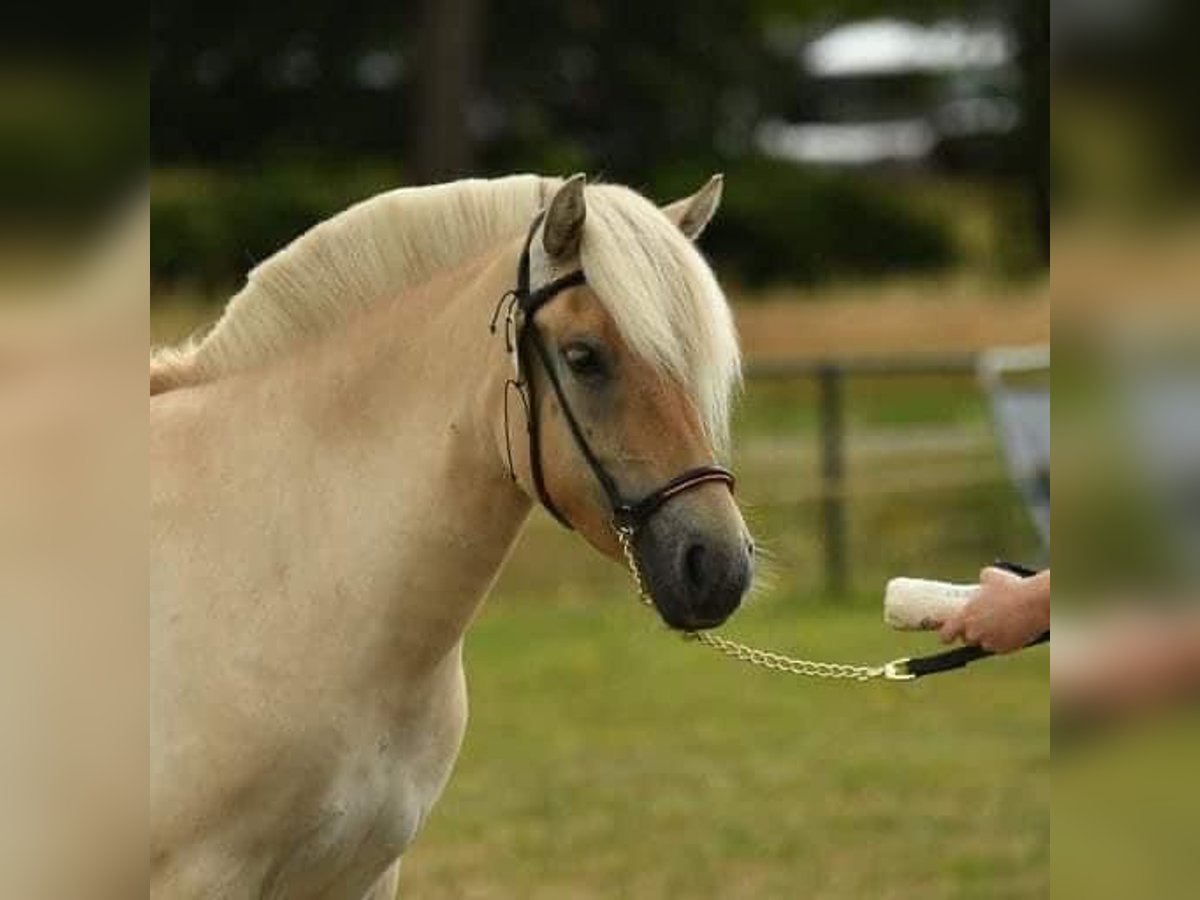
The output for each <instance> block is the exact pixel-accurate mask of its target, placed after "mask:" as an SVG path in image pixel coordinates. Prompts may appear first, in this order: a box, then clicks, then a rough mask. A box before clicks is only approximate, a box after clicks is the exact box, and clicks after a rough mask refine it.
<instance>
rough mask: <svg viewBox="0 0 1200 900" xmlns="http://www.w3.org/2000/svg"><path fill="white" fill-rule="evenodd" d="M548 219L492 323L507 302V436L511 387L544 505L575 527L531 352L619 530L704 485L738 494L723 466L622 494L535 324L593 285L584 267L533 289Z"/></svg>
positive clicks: (630, 530) (628, 531)
mask: <svg viewBox="0 0 1200 900" xmlns="http://www.w3.org/2000/svg"><path fill="white" fill-rule="evenodd" d="M545 215H546V213H545V210H543V211H542V212H540V213H538V214H537V216H536V217H535V218H534V220H533V224H531V225H530V226H529V234H528V235H527V236H526V238H525V246H524V248H523V249H522V250H521V257H520V259H519V261H518V262H517V286H516V288H514V289H513V290H511V291H508V292H507V293H505V294H504V296H503V297H501V298H500V302H499V303H498V304H497V305H496V311H495V313H494V314H493V316H492V324H491V330H492V332H493V333H494V332H495V331H496V325H497V321H498V319H499V315H500V309H501V308H502V307H504V306H505V305H506V304H507V306H508V309H507V312H506V314H505V342H506V349H507V350H508V352H509V353H511V354H513V355H514V361H515V364H516V373H515V375H514V377H512V378H510V379H508V381H507V382H506V383H505V390H504V436H505V440H506V441H510V438H509V433H508V391H509V389H510V388H515V389H516V391H517V394H518V396H519V397H520V399H521V401H522V405H523V406H524V407H525V424H526V428H527V430H528V433H529V469H530V473H531V474H532V477H533V487H534V490H535V491H536V492H537V495H538V500H539V501H540V502H541V504H542V506H544V507H545V508H546V510H547V511H548V512H549V513H550V515H552V516H554V518H555V519H557V520H558V522H559V523H560V524H561V525H563V526H564V527H566V528H572V525H571V523H570V522H569V521H568V520H567V518H566V516H564V515H563V514H562V512H561V511H560V510H559V508H558V507H557V506H555V504H554V501H553V500H552V499H551V498H550V492H549V490H548V489H547V488H546V476H545V473H544V472H543V470H542V452H541V428H540V427H539V426H540V422H539V419H538V399H537V387H536V382H535V381H534V379H533V378H532V376H531V375H530V374H529V373H530V367H529V363H530V352H531V351H532V352H533V353H534V354H535V355H536V356H537V358H538V359H539V360H540V361H541V364H542V369H543V371H545V373H546V378H547V380H548V381H549V383H550V387H551V389H552V390H553V391H554V394H555V396H556V397H557V399H558V405H559V407H560V408H561V409H562V412H563V417H564V418H565V419H566V421H567V426H568V428H569V429H570V431H571V437H572V438H574V440H575V446H576V447H578V448H579V452H580V454H581V455H582V456H583V458H584V461H585V462H586V463H587V464H588V468H590V469H591V470H592V474H593V475H595V477H596V480H597V481H598V482H599V483H600V487H601V488H603V489H604V493H605V496H606V497H607V498H608V503H609V506H610V507H611V509H612V524H613V527H614V528H616V529H617V531H618V532H619V533H621V534H624V535H633V534H634V533H636V532H637V530H638V529H639V528H641V527H642V525H644V524H645V523H646V521H647V520H648V519H649V518H650V517H651V516H653V515H654V514H655V513H656V512H658V510H659V509H661V508H662V506H663V505H664V504H665V503H667V502H668V501H670V500H671V499H672V498H674V497H678V496H679V495H680V494H683V493H686V492H687V491H690V490H692V489H694V488H697V487H700V486H701V485H704V484H710V483H714V482H720V483H722V484H724V485H726V486H727V487H728V488H729V489H730V490H731V491H732V490H733V486H734V478H733V473H732V472H730V471H729V470H728V469H726V468H723V467H721V466H717V465H712V466H698V467H696V468H694V469H688V470H687V471H686V472H683V473H682V474H680V475H677V476H676V477H674V478H672V479H671V480H670V481H668V482H667V483H666V484H664V485H662V486H661V487H659V488H657V489H656V490H654V491H651V492H650V493H649V494H647V495H646V496H644V497H642V498H641V499H639V500H628V499H626V498H625V496H624V495H623V494H622V493H621V491H620V488H618V487H617V482H616V480H615V479H614V478H613V477H612V475H611V474H609V472H608V470H607V469H605V468H604V465H603V464H602V463H601V462H600V459H599V457H597V456H596V454H595V451H593V450H592V447H591V445H590V444H589V443H588V441H587V438H586V436H585V435H584V432H583V428H582V427H581V426H580V424H579V420H578V419H577V418H575V413H574V411H573V410H572V409H571V405H570V404H569V403H568V402H567V396H566V392H565V391H564V390H563V386H562V382H561V380H560V379H559V377H558V371H557V369H556V368H555V366H554V360H553V358H552V357H551V354H550V351H549V349H548V348H547V347H546V342H545V341H544V340H543V339H542V334H541V331H540V330H539V329H538V326H537V323H536V322H535V321H534V316H535V315H536V313H537V311H538V310H539V309H541V308H542V307H543V306H545V305H546V304H547V303H549V302H550V301H551V300H553V299H554V298H555V297H556V296H558V295H559V294H560V293H562V292H563V291H565V290H568V289H570V288H573V287H578V286H579V285H581V284H586V283H587V277H586V276H585V275H584V274H583V270H582V269H580V270H577V271H575V272H571V273H569V274H567V275H563V276H561V277H559V278H556V279H554V280H553V281H551V282H549V283H547V284H544V285H542V286H541V287H540V288H537V289H536V290H531V289H530V286H529V255H530V254H529V248H530V245H531V244H532V243H533V236H534V234H536V232H537V229H538V226H539V225H540V224H541V223H542V220H543V219H544V218H545ZM518 311H519V312H520V313H521V316H520V320H519V321H518V319H517V312H518ZM507 451H508V472H509V476H510V477H511V478H512V479H513V480H514V481H515V480H516V472H515V470H514V469H513V464H512V445H511V442H510V443H509V444H508V447H507Z"/></svg>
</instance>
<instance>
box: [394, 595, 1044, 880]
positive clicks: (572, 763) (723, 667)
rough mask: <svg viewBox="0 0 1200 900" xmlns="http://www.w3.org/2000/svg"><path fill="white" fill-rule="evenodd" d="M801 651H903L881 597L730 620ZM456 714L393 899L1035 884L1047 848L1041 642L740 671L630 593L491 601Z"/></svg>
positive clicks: (749, 634) (764, 606)
mask: <svg viewBox="0 0 1200 900" xmlns="http://www.w3.org/2000/svg"><path fill="white" fill-rule="evenodd" d="M727 630H728V631H729V632H730V633H732V634H735V635H738V636H741V637H744V638H747V639H749V640H750V641H752V642H754V643H757V644H760V645H764V646H770V647H775V648H777V649H781V650H785V651H791V652H795V653H802V654H807V655H811V656H813V657H817V658H824V659H831V660H846V661H879V660H885V659H889V658H892V657H895V656H897V655H904V654H909V653H916V652H923V651H924V650H925V649H927V648H929V647H930V639H929V638H928V637H926V636H919V637H913V636H903V635H897V634H895V633H891V632H889V631H887V630H886V629H885V628H884V627H883V625H882V624H881V622H880V617H879V612H878V609H877V608H871V609H864V608H857V609H838V608H833V607H830V606H828V605H812V604H807V605H805V604H801V603H800V602H799V601H795V600H790V601H789V600H785V599H782V598H776V599H774V600H768V601H764V602H761V603H759V604H757V605H753V606H751V607H750V608H748V609H746V610H743V611H742V612H741V613H739V614H738V616H737V617H736V619H735V620H734V623H733V624H731V626H730V628H729V629H727ZM467 667H468V677H469V681H470V693H471V706H472V713H471V723H470V726H469V729H468V734H467V739H466V743H465V746H464V749H463V754H462V757H461V759H460V761H459V764H458V768H457V771H456V772H455V775H454V777H453V779H452V781H451V783H450V786H449V788H448V790H447V792H446V794H445V796H444V797H443V799H442V801H441V802H440V803H439V805H438V806H437V807H436V809H435V811H434V812H433V814H432V817H431V819H430V820H429V823H428V827H427V830H426V831H425V832H424V833H423V835H422V836H421V837H420V839H419V840H418V842H417V844H416V845H415V847H414V848H413V849H412V850H411V851H410V853H409V856H408V858H407V859H406V861H405V865H404V870H403V876H402V880H401V884H402V889H401V896H411V897H437V898H521V900H536V898H552V897H553V898H562V897H568V898H602V897H603V898H618V897H620V898H660V897H661V898H676V897H686V898H693V897H694V898H821V900H835V898H856V900H857V898H871V900H879V898H908V897H912V898H921V900H929V898H1022V900H1024V898H1032V897H1040V896H1045V894H1046V890H1047V879H1048V874H1047V864H1048V842H1049V812H1048V808H1049V771H1048V766H1049V738H1048V710H1047V702H1046V653H1045V651H1033V652H1029V653H1027V654H1025V655H1023V656H1022V657H1019V658H1012V659H1006V660H1000V661H989V662H986V663H981V664H978V665H976V666H975V667H973V668H972V669H970V670H968V671H966V672H963V673H959V674H954V675H946V676H942V677H940V678H934V679H930V680H927V681H924V682H920V683H917V684H909V685H893V684H871V685H865V686H864V685H854V684H850V685H846V684H826V683H819V682H812V681H800V680H796V679H793V678H790V677H785V676H782V675H777V674H773V673H764V672H760V671H756V670H751V669H749V668H746V667H744V666H742V665H740V664H738V663H734V662H732V661H729V660H726V659H724V658H722V657H719V656H716V655H714V654H713V653H712V652H711V651H709V650H706V649H705V648H702V647H699V646H695V645H690V644H685V643H683V642H682V641H681V640H680V639H679V638H678V637H676V636H675V635H673V634H671V633H669V632H667V631H666V630H665V629H664V628H663V627H662V626H661V625H659V624H658V622H657V620H656V618H655V617H654V616H653V614H652V613H649V612H648V611H646V610H644V609H642V608H640V607H638V606H636V604H635V603H634V601H633V599H632V597H631V596H630V595H629V594H628V592H623V593H618V594H608V595H604V596H598V597H594V598H592V599H591V602H589V603H587V604H581V603H547V602H541V603H528V602H525V601H524V600H523V599H522V598H520V597H518V596H515V595H514V594H513V593H511V592H502V593H501V595H500V596H499V597H497V598H494V600H493V601H492V602H491V603H490V606H489V607H488V608H487V609H486V611H485V613H484V614H483V616H482V617H481V620H480V621H479V622H478V623H477V624H476V626H475V627H474V629H473V631H472V633H471V635H470V637H469V639H468V644H467Z"/></svg>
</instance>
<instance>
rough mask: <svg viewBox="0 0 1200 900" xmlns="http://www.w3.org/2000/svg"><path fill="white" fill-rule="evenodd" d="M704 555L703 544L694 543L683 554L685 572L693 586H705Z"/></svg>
mask: <svg viewBox="0 0 1200 900" xmlns="http://www.w3.org/2000/svg"><path fill="white" fill-rule="evenodd" d="M704 557H705V550H704V545H703V544H692V545H691V546H690V547H688V548H687V550H686V552H685V553H684V554H683V573H684V575H685V576H686V578H687V581H688V584H689V585H691V587H693V588H702V587H704V581H705V579H704Z"/></svg>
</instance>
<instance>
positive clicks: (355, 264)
mask: <svg viewBox="0 0 1200 900" xmlns="http://www.w3.org/2000/svg"><path fill="white" fill-rule="evenodd" d="M559 184H561V181H560V180H559V179H552V178H541V177H538V176H535V175H513V176H509V177H507V178H498V179H492V180H477V179H472V180H464V181H456V182H453V183H450V184H443V185H435V186H432V187H420V188H402V189H399V190H394V191H389V192H386V193H383V194H379V195H377V196H375V197H372V198H370V199H368V200H364V201H363V202H361V203H358V204H356V205H354V206H352V207H350V208H349V209H347V210H345V211H343V212H341V213H338V214H337V215H335V216H333V217H332V218H330V219H327V220H326V221H324V222H322V223H320V224H319V225H316V226H315V227H313V228H312V229H310V230H309V231H307V232H306V233H304V234H303V235H301V236H300V237H299V238H297V239H296V240H294V241H293V242H292V243H291V244H289V245H288V246H287V247H285V248H284V249H283V250H281V251H279V252H278V253H276V254H275V255H274V256H272V257H270V258H269V259H267V260H265V261H264V262H262V263H261V264H259V265H258V266H256V267H255V268H254V269H253V270H252V271H251V272H250V275H249V277H248V278H247V280H246V286H245V287H244V288H242V290H241V291H239V292H238V293H237V294H236V295H235V296H234V297H233V298H232V299H231V300H230V301H229V304H228V305H227V306H226V308H225V312H224V313H223V314H222V316H221V318H220V319H219V320H218V321H217V323H216V324H215V325H214V326H213V327H212V329H211V330H210V331H209V332H208V333H207V334H205V335H204V336H203V337H201V338H199V339H193V340H190V341H187V342H185V343H183V344H182V345H180V346H177V347H164V348H159V349H157V350H156V351H155V352H154V354H153V356H152V358H151V365H150V389H151V393H161V392H163V391H167V390H171V389H172V388H175V387H180V386H183V385H188V384H198V383H202V382H206V381H212V380H215V379H217V378H220V377H222V376H223V375H226V374H229V373H232V372H236V371H240V370H244V369H248V368H251V367H253V366H255V365H257V364H260V363H261V362H263V361H264V360H266V359H268V358H270V357H273V356H277V355H279V354H281V353H284V352H286V351H288V350H289V349H293V348H294V347H295V345H296V344H298V343H299V342H301V341H303V340H305V339H308V338H313V337H316V336H319V335H321V334H324V333H327V332H330V331H332V330H334V329H336V328H338V327H339V326H341V325H342V324H344V323H345V322H347V321H348V320H349V319H351V318H352V317H353V316H355V315H356V314H359V313H361V312H362V311H363V310H366V309H368V308H370V307H371V306H373V305H374V304H376V303H379V302H381V301H383V300H386V299H389V298H395V297H397V296H399V295H400V294H401V293H403V292H404V291H405V290H406V289H409V288H412V287H415V286H417V285H419V284H422V283H423V282H425V281H428V280H429V279H430V278H432V277H433V276H435V275H436V274H438V273H441V272H445V271H449V270H451V269H454V268H457V267H459V266H461V265H464V264H465V263H467V262H468V261H470V260H471V259H473V258H476V257H478V256H479V255H480V254H482V253H483V252H485V251H486V250H488V249H490V248H492V247H494V246H496V245H497V244H499V243H500V242H501V241H503V240H507V239H510V238H512V237H515V236H516V235H518V234H521V233H522V232H524V230H525V229H526V228H527V227H528V226H529V223H530V221H532V219H533V217H534V215H536V213H537V211H538V210H539V209H540V208H541V207H542V206H543V205H544V204H545V203H546V202H547V201H548V200H549V198H550V197H551V196H552V195H553V193H554V190H555V189H556V188H557V187H558V185H559ZM585 199H586V204H587V219H586V222H585V225H584V232H583V238H582V241H581V245H580V261H581V264H582V266H583V269H584V272H585V273H586V275H587V278H588V284H589V286H590V287H591V288H592V289H593V290H594V291H595V293H596V295H597V296H598V297H599V298H600V300H601V302H602V303H604V305H605V307H606V308H607V310H608V312H609V314H610V315H611V316H612V317H613V320H614V322H615V323H616V325H617V328H618V330H620V332H621V334H622V336H623V337H624V338H625V340H626V341H627V342H628V343H629V345H630V347H631V348H632V349H633V351H634V352H635V353H638V354H639V355H641V356H643V357H645V358H647V359H649V360H651V361H652V362H654V363H656V364H657V365H659V366H660V367H662V368H664V369H666V370H667V371H668V372H670V373H671V374H672V375H673V376H674V377H676V378H677V379H678V380H679V381H680V382H681V383H682V384H683V385H684V387H685V388H686V389H688V390H689V392H690V393H691V395H692V397H693V398H694V401H695V403H696V406H697V409H698V410H699V412H700V414H701V418H702V420H703V422H704V424H705V427H706V430H707V431H708V433H709V436H710V438H711V439H712V440H713V442H714V444H716V445H717V446H718V447H724V445H725V443H726V441H727V437H728V434H727V432H728V419H729V396H730V389H731V388H732V387H733V385H734V384H735V383H736V381H737V379H738V377H739V372H740V361H739V355H738V347H737V338H736V335H735V333H734V327H733V320H732V316H731V314H730V311H729V307H728V305H727V304H726V302H725V299H724V296H723V294H722V293H721V289H720V287H719V286H718V285H717V282H716V279H715V277H714V276H713V274H712V271H711V270H710V269H709V267H708V265H707V263H705V261H704V259H703V257H702V256H701V255H700V254H699V253H698V252H697V251H696V249H695V247H694V246H693V245H692V243H691V241H689V240H688V239H687V238H686V237H684V235H683V234H682V233H681V232H680V231H679V230H678V228H676V227H675V226H674V224H672V223H671V222H670V220H668V219H667V217H666V216H664V215H663V214H662V212H661V211H660V210H659V209H658V208H657V207H655V206H654V205H653V204H652V203H650V202H649V201H648V200H646V199H645V198H644V197H642V196H640V195H639V194H636V193H634V192H633V191H631V190H629V189H627V188H623V187H620V186H618V185H608V184H592V185H588V186H587V187H586V189H585Z"/></svg>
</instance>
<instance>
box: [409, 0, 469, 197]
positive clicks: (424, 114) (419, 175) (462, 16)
mask: <svg viewBox="0 0 1200 900" xmlns="http://www.w3.org/2000/svg"><path fill="white" fill-rule="evenodd" d="M484 6H485V4H484V0H424V2H423V3H422V4H421V7H422V14H421V23H420V28H419V31H418V40H417V43H416V47H415V51H414V59H415V61H416V66H415V68H416V73H415V76H414V82H415V88H416V101H415V103H414V108H415V112H416V115H415V117H414V120H413V135H412V141H411V146H412V172H413V176H414V178H413V180H414V181H422V182H436V181H445V180H448V179H451V178H454V177H456V176H461V175H462V173H464V172H470V171H472V168H473V167H472V162H473V159H474V153H473V150H474V140H473V138H472V135H471V134H470V131H469V124H470V116H471V108H472V106H473V105H474V103H475V89H476V86H475V68H476V65H477V62H478V56H479V46H480V41H479V30H480V28H481V26H482V24H483V22H482V19H483V13H484Z"/></svg>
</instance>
